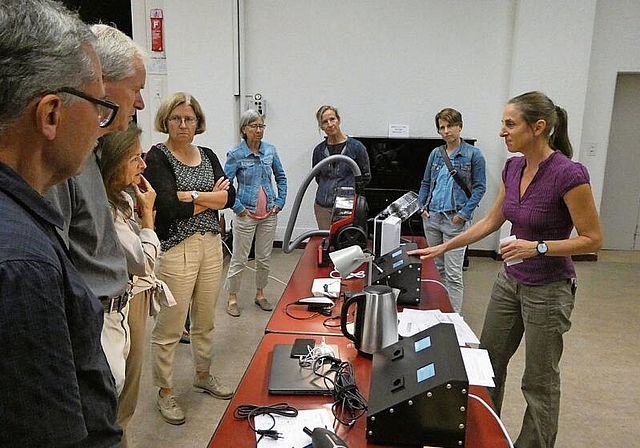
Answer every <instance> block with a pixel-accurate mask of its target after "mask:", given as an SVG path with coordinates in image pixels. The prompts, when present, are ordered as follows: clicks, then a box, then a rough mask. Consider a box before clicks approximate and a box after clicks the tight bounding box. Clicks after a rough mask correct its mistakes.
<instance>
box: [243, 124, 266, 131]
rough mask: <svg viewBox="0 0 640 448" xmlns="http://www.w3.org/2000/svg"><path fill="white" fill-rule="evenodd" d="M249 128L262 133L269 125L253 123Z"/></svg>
mask: <svg viewBox="0 0 640 448" xmlns="http://www.w3.org/2000/svg"><path fill="white" fill-rule="evenodd" d="M247 127H248V128H251V129H253V130H254V131H255V130H256V129H259V130H261V131H262V130H264V129H265V128H266V127H267V125H266V124H259V123H251V124H248V125H247Z"/></svg>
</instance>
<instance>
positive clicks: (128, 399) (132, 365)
mask: <svg viewBox="0 0 640 448" xmlns="http://www.w3.org/2000/svg"><path fill="white" fill-rule="evenodd" d="M91 30H92V31H93V32H94V34H95V35H96V36H97V40H96V42H95V43H94V48H95V50H96V53H97V54H98V57H99V58H100V62H101V64H102V73H103V80H104V87H105V90H106V92H107V95H108V97H109V99H111V100H113V101H114V102H116V103H118V105H119V106H120V111H119V112H118V116H117V117H116V119H115V120H114V121H113V123H111V125H110V126H109V127H108V128H106V131H107V132H111V131H124V130H126V129H127V126H128V125H129V123H130V122H131V120H132V117H133V115H134V114H135V112H136V110H141V109H143V108H144V101H143V99H142V96H141V94H140V91H141V90H142V89H143V88H144V85H145V79H146V71H145V66H144V58H145V56H146V53H145V51H144V50H143V49H142V48H141V47H140V46H139V45H138V44H136V43H135V42H134V41H133V40H132V39H131V38H130V37H128V36H126V35H125V34H124V33H122V32H121V31H119V30H117V29H115V28H113V27H111V26H108V25H103V24H97V25H93V26H92V27H91ZM100 155H101V148H100V144H99V143H98V146H97V147H96V148H95V150H94V151H93V153H92V154H90V156H89V160H88V161H87V165H86V167H85V169H84V171H83V172H82V173H81V174H79V175H78V176H75V177H73V178H71V179H69V180H68V181H67V182H64V183H62V184H60V185H57V186H56V187H54V188H52V189H51V190H50V191H49V192H48V193H47V198H49V200H50V201H51V202H52V203H53V204H55V205H56V207H57V208H58V209H59V211H60V212H61V213H62V215H63V216H64V218H65V231H64V235H63V238H65V240H66V241H67V243H68V245H69V251H70V253H71V259H72V260H73V262H74V264H75V265H76V267H77V269H78V270H79V271H80V273H81V274H82V276H83V277H84V279H85V280H86V282H87V283H88V284H89V287H90V288H91V290H92V291H93V292H94V293H95V294H96V295H97V296H98V298H99V299H100V300H101V301H102V304H103V306H104V313H105V315H104V327H103V330H102V347H103V349H104V352H105V354H106V355H107V360H108V361H109V365H110V366H111V371H112V373H113V376H114V378H115V380H116V386H117V390H118V394H119V395H120V398H119V404H118V423H119V424H120V425H121V426H122V427H123V429H125V428H126V423H127V422H128V421H129V419H130V418H131V416H132V415H133V412H134V410H135V405H136V402H137V398H138V385H139V378H140V369H141V366H142V358H143V347H144V345H143V344H144V325H145V322H146V317H147V316H148V313H149V304H148V303H147V304H146V305H145V304H142V303H136V300H137V297H136V298H135V299H136V300H133V301H132V302H131V304H130V303H129V299H132V297H131V296H130V292H131V285H132V282H131V279H130V277H129V272H128V271H127V260H126V258H125V254H124V251H123V249H122V246H121V245H120V241H119V239H118V236H117V233H116V230H115V226H114V222H113V216H112V214H111V211H110V209H109V203H108V200H107V195H106V192H105V188H104V184H103V181H102V175H101V173H100V168H99V163H100ZM137 301H138V302H140V301H139V300H137ZM145 308H146V309H145ZM131 311H133V313H132V314H131V316H129V314H130V312H131ZM130 319H131V324H133V329H132V330H131V329H130V326H129V324H130V322H129V321H130ZM130 350H132V353H131V354H130V353H129V352H130ZM128 357H129V358H130V359H131V362H129V361H128ZM127 375H130V376H131V380H130V381H127V380H126V376H127ZM125 386H126V389H125ZM121 414H122V416H121ZM123 445H125V446H126V430H125V437H123Z"/></svg>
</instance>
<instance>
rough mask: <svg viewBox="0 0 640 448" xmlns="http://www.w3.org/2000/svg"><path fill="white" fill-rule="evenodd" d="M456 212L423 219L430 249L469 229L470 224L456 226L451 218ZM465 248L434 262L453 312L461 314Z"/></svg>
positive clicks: (430, 215)
mask: <svg viewBox="0 0 640 448" xmlns="http://www.w3.org/2000/svg"><path fill="white" fill-rule="evenodd" d="M454 216H455V212H451V213H447V214H445V213H435V212H429V217H428V218H425V217H424V216H423V217H422V225H423V227H424V235H425V237H426V238H427V244H428V245H429V247H433V246H437V245H438V244H442V243H444V242H445V241H449V240H450V239H452V238H453V237H456V236H458V235H460V234H461V233H462V232H464V231H465V230H467V228H468V227H469V223H468V222H464V223H462V224H454V223H452V222H451V218H453V217H454ZM464 249H465V248H464V247H461V248H459V249H454V250H450V251H449V252H446V253H444V254H443V255H441V256H439V257H436V258H434V259H433V261H434V262H435V264H436V268H437V269H438V272H439V273H440V278H441V279H442V283H443V284H444V286H445V287H446V288H447V292H448V293H449V301H450V302H451V306H452V307H453V311H455V312H456V313H460V311H461V310H462V297H463V295H464V284H463V282H462V264H463V263H464Z"/></svg>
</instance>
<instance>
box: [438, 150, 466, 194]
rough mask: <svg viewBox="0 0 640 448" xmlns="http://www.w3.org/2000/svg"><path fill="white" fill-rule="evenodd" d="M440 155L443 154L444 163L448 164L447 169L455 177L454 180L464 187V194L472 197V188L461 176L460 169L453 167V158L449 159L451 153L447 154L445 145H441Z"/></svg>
mask: <svg viewBox="0 0 640 448" xmlns="http://www.w3.org/2000/svg"><path fill="white" fill-rule="evenodd" d="M440 156H442V158H443V159H444V164H445V165H447V169H448V170H449V174H451V177H453V180H455V181H456V183H457V184H458V185H460V188H462V191H464V194H466V195H467V198H470V197H471V190H470V189H469V187H468V186H467V184H466V183H465V181H464V180H463V179H462V178H461V177H460V174H458V171H457V170H455V169H454V168H453V165H452V164H451V160H449V154H447V150H446V149H445V147H444V146H441V147H440Z"/></svg>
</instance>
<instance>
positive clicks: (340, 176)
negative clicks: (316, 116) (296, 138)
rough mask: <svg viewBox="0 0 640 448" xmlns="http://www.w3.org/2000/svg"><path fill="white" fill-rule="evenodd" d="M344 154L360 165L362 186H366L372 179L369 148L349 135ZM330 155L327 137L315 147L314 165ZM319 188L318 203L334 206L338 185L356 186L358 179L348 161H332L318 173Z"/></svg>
mask: <svg viewBox="0 0 640 448" xmlns="http://www.w3.org/2000/svg"><path fill="white" fill-rule="evenodd" d="M342 154H343V155H345V156H348V157H351V158H352V159H353V160H355V162H356V163H357V164H358V166H359V167H360V172H361V178H360V181H359V182H360V186H361V187H362V188H364V187H365V186H366V185H367V184H368V183H369V181H370V180H371V168H370V166H369V154H368V153H367V148H365V146H364V145H363V144H362V143H361V142H360V141H358V140H356V139H355V138H351V137H347V144H346V145H345V147H344V149H343V150H342ZM327 157H329V151H328V149H327V139H326V138H325V139H324V140H323V141H322V142H320V143H319V144H318V145H317V146H316V147H315V148H314V149H313V160H312V164H313V166H316V165H317V164H318V163H319V162H320V161H322V160H324V159H326V158H327ZM316 182H317V183H318V190H317V191H316V204H318V205H320V206H321V207H333V203H334V201H335V199H336V191H337V190H338V187H355V186H356V180H355V176H354V175H353V171H351V168H350V167H349V165H347V164H346V163H330V164H329V165H325V166H324V167H323V168H322V169H321V170H320V172H319V173H318V174H316Z"/></svg>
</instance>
